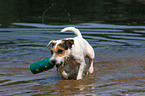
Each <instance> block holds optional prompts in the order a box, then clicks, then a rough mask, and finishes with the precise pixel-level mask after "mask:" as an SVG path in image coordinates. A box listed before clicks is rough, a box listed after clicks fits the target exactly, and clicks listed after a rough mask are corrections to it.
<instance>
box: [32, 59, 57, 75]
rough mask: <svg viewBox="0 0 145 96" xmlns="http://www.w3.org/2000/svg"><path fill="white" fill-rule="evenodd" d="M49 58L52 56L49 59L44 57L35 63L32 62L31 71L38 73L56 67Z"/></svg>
mask: <svg viewBox="0 0 145 96" xmlns="http://www.w3.org/2000/svg"><path fill="white" fill-rule="evenodd" d="M49 59H50V58H47V59H43V60H40V61H37V62H35V63H32V64H31V65H30V69H31V72H32V73H33V74H37V73H40V72H43V71H46V70H49V69H52V68H53V67H54V64H50V60H49Z"/></svg>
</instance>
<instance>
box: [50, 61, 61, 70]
mask: <svg viewBox="0 0 145 96" xmlns="http://www.w3.org/2000/svg"><path fill="white" fill-rule="evenodd" d="M51 64H53V65H56V67H57V68H59V67H63V66H64V60H63V61H61V62H60V63H57V61H56V60H52V61H51Z"/></svg>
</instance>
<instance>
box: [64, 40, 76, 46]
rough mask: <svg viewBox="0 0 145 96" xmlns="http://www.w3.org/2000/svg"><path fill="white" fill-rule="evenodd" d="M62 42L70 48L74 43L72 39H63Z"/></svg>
mask: <svg viewBox="0 0 145 96" xmlns="http://www.w3.org/2000/svg"><path fill="white" fill-rule="evenodd" d="M64 43H65V44H66V45H67V46H68V48H72V45H73V44H74V40H73V39H66V40H64Z"/></svg>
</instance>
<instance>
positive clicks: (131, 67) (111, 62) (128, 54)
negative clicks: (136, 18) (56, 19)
mask: <svg viewBox="0 0 145 96" xmlns="http://www.w3.org/2000/svg"><path fill="white" fill-rule="evenodd" d="M67 26H74V27H77V28H79V29H80V31H81V32H82V34H83V37H84V38H85V39H86V40H87V41H88V42H89V43H90V44H91V45H92V46H93V48H94V50H95V53H96V54H95V55H96V58H95V64H94V67H95V72H94V73H93V74H91V75H84V79H82V80H79V81H77V80H63V79H62V78H61V77H60V76H59V75H57V72H56V68H53V69H51V70H48V71H46V72H42V73H40V74H35V75H33V74H32V73H31V72H30V69H29V66H30V64H31V63H33V62H36V61H38V60H41V59H44V58H48V57H50V56H51V55H50V51H49V48H47V47H46V46H47V44H48V42H49V41H50V40H55V39H63V38H68V37H74V36H75V35H74V34H73V33H72V32H66V33H60V30H61V29H62V28H64V27H67ZM0 66H1V67H0V94H1V95H3V96H47V95H52V96H74V95H75V96H95V95H97V96H144V95H145V26H127V25H113V24H99V23H80V24H74V25H44V24H40V23H12V24H11V28H0Z"/></svg>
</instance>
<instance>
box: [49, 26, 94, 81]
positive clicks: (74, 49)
mask: <svg viewBox="0 0 145 96" xmlns="http://www.w3.org/2000/svg"><path fill="white" fill-rule="evenodd" d="M65 31H73V32H74V34H75V35H76V37H74V38H66V39H62V40H52V41H50V42H49V43H48V45H47V46H49V45H51V44H52V48H51V49H50V50H51V54H52V57H51V58H50V62H51V64H55V65H56V67H57V69H58V71H59V73H60V75H61V76H62V77H63V78H65V79H70V78H71V79H72V78H73V79H74V78H75V79H77V80H79V79H82V78H83V71H84V69H85V67H86V62H85V58H88V59H89V63H90V66H89V70H88V71H89V73H93V71H94V68H93V60H94V57H95V53H94V50H93V48H92V47H91V45H90V44H89V43H88V42H87V41H86V40H85V39H84V38H83V37H82V35H81V33H80V31H79V30H78V29H76V28H74V27H66V28H64V29H62V30H61V32H65ZM66 65H68V66H69V69H70V70H71V72H67V71H66V70H65V69H64V68H65V66H66Z"/></svg>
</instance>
